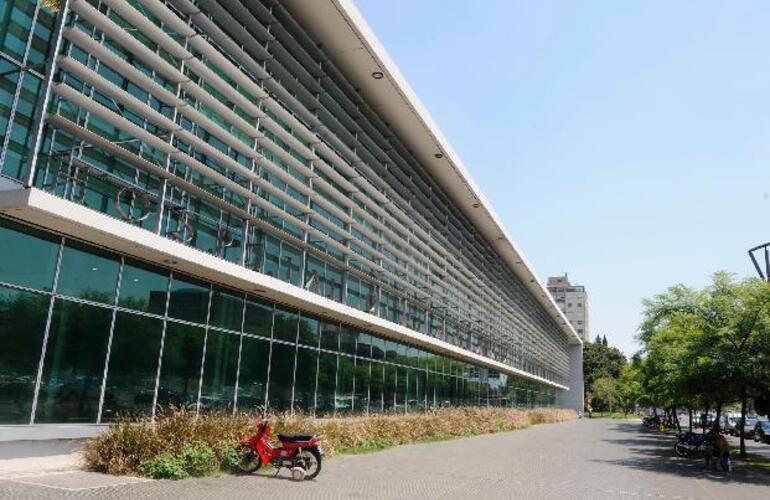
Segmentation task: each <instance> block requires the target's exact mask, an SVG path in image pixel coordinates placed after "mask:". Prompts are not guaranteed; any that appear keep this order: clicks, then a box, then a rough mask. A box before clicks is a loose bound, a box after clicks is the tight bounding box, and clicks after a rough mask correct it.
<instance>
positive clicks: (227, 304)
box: [209, 288, 243, 332]
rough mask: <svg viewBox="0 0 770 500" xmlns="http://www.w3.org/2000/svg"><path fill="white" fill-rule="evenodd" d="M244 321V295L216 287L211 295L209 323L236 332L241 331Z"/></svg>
mask: <svg viewBox="0 0 770 500" xmlns="http://www.w3.org/2000/svg"><path fill="white" fill-rule="evenodd" d="M242 322H243V295H236V294H234V293H229V292H226V291H224V290H221V289H218V288H214V292H213V295H212V296H211V317H210V319H209V324H210V325H211V326H218V327H220V328H226V329H228V330H232V331H235V332H240V331H241V323H242Z"/></svg>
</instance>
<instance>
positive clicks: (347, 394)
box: [334, 355, 356, 413]
mask: <svg viewBox="0 0 770 500" xmlns="http://www.w3.org/2000/svg"><path fill="white" fill-rule="evenodd" d="M355 374H356V365H355V358H353V357H351V356H342V355H340V357H339V365H338V367H337V391H336V393H335V400H334V410H335V411H336V412H338V413H339V412H342V413H348V412H351V411H353V385H354V381H355Z"/></svg>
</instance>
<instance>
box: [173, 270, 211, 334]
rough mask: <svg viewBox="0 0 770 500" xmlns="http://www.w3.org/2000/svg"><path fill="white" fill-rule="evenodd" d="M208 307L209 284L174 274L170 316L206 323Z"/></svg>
mask: <svg viewBox="0 0 770 500" xmlns="http://www.w3.org/2000/svg"><path fill="white" fill-rule="evenodd" d="M208 308H209V285H208V284H206V283H203V282H201V281H197V280H193V279H190V278H185V277H184V276H180V275H177V274H174V276H173V279H172V280H171V295H170V296H169V301H168V316H169V317H170V318H177V319H183V320H186V321H191V322H193V323H199V324H202V325H205V324H206V316H207V313H208Z"/></svg>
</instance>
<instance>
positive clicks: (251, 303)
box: [243, 297, 273, 339]
mask: <svg viewBox="0 0 770 500" xmlns="http://www.w3.org/2000/svg"><path fill="white" fill-rule="evenodd" d="M245 314H246V318H245V321H244V324H243V331H244V332H246V333H250V334H252V335H259V336H260V337H265V338H268V339H269V338H270V337H272V331H273V306H272V304H267V303H265V302H262V301H260V300H258V299H255V298H253V297H249V298H248V299H247V300H246V313H245Z"/></svg>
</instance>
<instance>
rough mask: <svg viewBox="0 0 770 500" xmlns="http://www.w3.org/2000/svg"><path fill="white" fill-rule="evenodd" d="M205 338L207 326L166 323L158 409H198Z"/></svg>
mask: <svg viewBox="0 0 770 500" xmlns="http://www.w3.org/2000/svg"><path fill="white" fill-rule="evenodd" d="M204 338H205V330H204V329H203V328H200V327H197V326H191V325H182V324H179V323H174V322H172V321H169V322H168V323H167V324H166V337H165V340H164V345H163V360H162V362H161V367H160V383H159V385H158V405H159V408H158V410H156V411H162V410H165V409H167V408H168V407H169V406H183V407H186V408H190V409H194V408H196V406H197V403H198V385H199V382H200V375H201V360H202V357H203V340H204Z"/></svg>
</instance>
